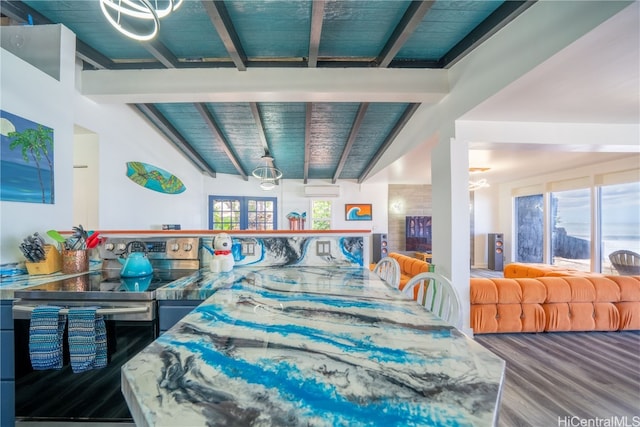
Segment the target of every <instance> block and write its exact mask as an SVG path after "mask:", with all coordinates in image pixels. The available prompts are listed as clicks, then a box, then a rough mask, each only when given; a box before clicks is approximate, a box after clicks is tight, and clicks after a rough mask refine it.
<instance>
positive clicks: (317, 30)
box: [308, 0, 325, 68]
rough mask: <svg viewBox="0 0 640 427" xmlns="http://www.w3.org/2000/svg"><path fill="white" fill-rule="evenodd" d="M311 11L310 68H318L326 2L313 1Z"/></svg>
mask: <svg viewBox="0 0 640 427" xmlns="http://www.w3.org/2000/svg"><path fill="white" fill-rule="evenodd" d="M312 3H313V6H312V9H311V30H310V31H309V61H308V63H309V67H310V68H315V67H317V66H318V52H319V51H320V36H321V35H322V21H323V20H324V5H325V1H324V0H322V1H320V0H316V1H313V2H312Z"/></svg>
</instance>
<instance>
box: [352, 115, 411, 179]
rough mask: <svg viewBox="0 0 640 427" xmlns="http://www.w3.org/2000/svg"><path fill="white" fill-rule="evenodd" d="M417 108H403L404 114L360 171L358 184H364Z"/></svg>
mask: <svg viewBox="0 0 640 427" xmlns="http://www.w3.org/2000/svg"><path fill="white" fill-rule="evenodd" d="M418 107H420V104H418V103H416V104H409V105H408V106H407V108H405V110H404V112H403V113H402V116H400V119H398V121H397V122H396V124H395V126H394V127H393V129H391V132H389V135H387V137H386V138H385V140H384V142H383V143H382V145H381V146H380V148H378V151H376V154H374V155H373V157H372V158H371V160H370V161H369V165H368V166H367V167H366V168H364V171H362V174H360V176H359V177H358V184H361V183H362V182H364V180H365V179H367V177H368V176H369V174H370V173H371V170H372V169H373V168H374V167H375V166H376V164H377V163H378V162H379V161H380V158H381V157H382V155H383V154H384V152H385V151H387V149H388V148H389V147H390V146H391V144H393V141H394V140H395V139H396V137H397V136H398V134H399V133H400V131H401V130H402V128H404V127H405V125H406V124H407V123H408V122H409V120H411V117H412V116H413V114H414V113H415V112H416V110H417V109H418Z"/></svg>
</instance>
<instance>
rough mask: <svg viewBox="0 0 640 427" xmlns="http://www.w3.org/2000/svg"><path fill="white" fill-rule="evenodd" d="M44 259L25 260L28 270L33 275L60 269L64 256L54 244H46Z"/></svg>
mask: <svg viewBox="0 0 640 427" xmlns="http://www.w3.org/2000/svg"><path fill="white" fill-rule="evenodd" d="M44 257H45V258H44V259H43V260H42V261H40V262H29V261H27V262H25V263H24V265H25V266H26V267H27V272H28V273H29V274H31V275H38V274H51V273H55V272H57V271H60V269H61V268H62V258H61V257H60V252H58V249H57V248H56V247H55V246H53V245H44Z"/></svg>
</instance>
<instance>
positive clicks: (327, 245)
mask: <svg viewBox="0 0 640 427" xmlns="http://www.w3.org/2000/svg"><path fill="white" fill-rule="evenodd" d="M316 254H317V255H320V256H324V255H331V242H329V241H328V240H320V241H318V242H316Z"/></svg>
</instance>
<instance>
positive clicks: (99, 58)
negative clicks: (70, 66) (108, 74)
mask: <svg viewBox="0 0 640 427" xmlns="http://www.w3.org/2000/svg"><path fill="white" fill-rule="evenodd" d="M76 56H77V57H78V58H80V59H81V60H83V61H84V62H86V63H87V64H89V65H91V66H92V67H93V68H96V69H98V70H111V69H113V68H114V66H115V64H114V62H113V61H112V60H111V59H110V58H107V57H106V56H104V55H103V54H101V53H100V52H98V51H97V50H95V49H94V48H92V47H91V46H89V45H88V44H86V43H85V42H83V41H82V40H80V39H76Z"/></svg>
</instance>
